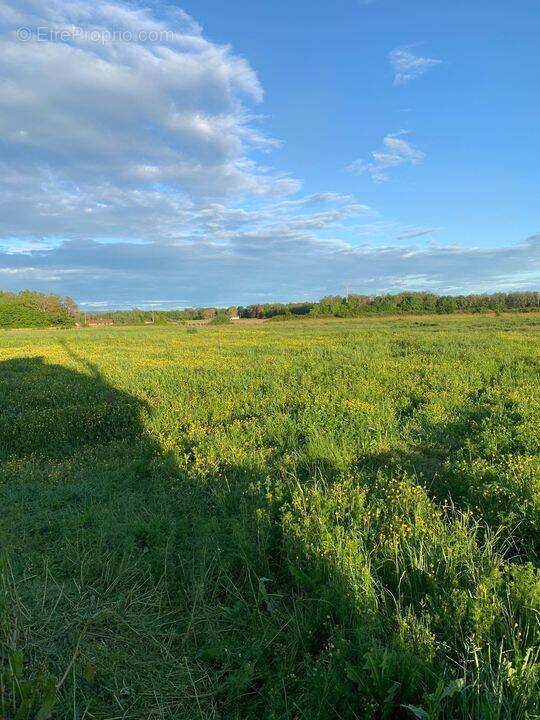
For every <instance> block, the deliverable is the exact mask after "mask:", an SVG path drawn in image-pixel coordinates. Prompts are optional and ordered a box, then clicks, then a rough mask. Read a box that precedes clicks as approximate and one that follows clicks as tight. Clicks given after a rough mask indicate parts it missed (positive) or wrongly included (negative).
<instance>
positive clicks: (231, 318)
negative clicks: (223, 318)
mask: <svg viewBox="0 0 540 720" xmlns="http://www.w3.org/2000/svg"><path fill="white" fill-rule="evenodd" d="M229 320H240V318H239V317H238V315H231V317H230V318H229Z"/></svg>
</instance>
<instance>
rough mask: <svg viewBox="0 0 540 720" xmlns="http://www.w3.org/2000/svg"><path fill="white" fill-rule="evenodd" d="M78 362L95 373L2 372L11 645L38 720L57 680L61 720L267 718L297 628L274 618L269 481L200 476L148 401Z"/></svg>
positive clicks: (6, 608) (27, 363)
mask: <svg viewBox="0 0 540 720" xmlns="http://www.w3.org/2000/svg"><path fill="white" fill-rule="evenodd" d="M64 349H65V350H66V352H67V353H68V354H69V355H70V357H71V359H72V360H74V361H75V362H77V364H79V365H80V367H81V371H79V370H75V369H68V368H66V367H64V366H61V365H58V364H48V363H46V362H45V361H44V360H43V358H39V357H22V358H17V359H13V360H8V361H5V362H2V363H0V508H1V509H2V511H1V513H0V546H1V555H2V558H3V562H2V563H1V564H0V645H1V646H2V647H3V648H9V649H10V650H11V651H12V652H14V651H16V652H17V653H19V652H20V653H22V658H23V663H24V669H22V670H21V673H22V676H21V678H19V679H18V681H19V680H24V681H25V682H27V683H28V686H29V687H30V688H31V689H32V692H35V695H36V701H35V702H36V703H37V705H36V708H35V709H34V712H35V711H36V710H37V707H38V705H39V702H40V701H41V700H40V698H42V696H43V695H46V692H47V691H46V688H47V687H49V684H48V683H49V679H50V678H49V675H51V676H52V677H53V679H54V683H55V684H56V685H57V686H58V691H57V696H58V697H57V700H56V703H55V706H54V715H53V716H54V717H55V718H73V717H74V713H75V716H77V717H86V716H88V717H95V718H103V719H105V718H113V717H115V718H116V717H133V718H135V717H136V718H179V717H186V718H187V717H193V708H194V705H195V706H196V707H197V711H196V714H197V715H198V716H201V717H218V716H219V714H221V713H224V714H226V712H227V711H226V708H228V707H229V706H230V705H231V704H232V705H236V706H237V705H238V704H240V705H242V706H243V707H244V708H245V709H246V712H247V708H249V709H250V712H253V713H254V714H255V715H257V714H258V711H257V710H256V709H255V708H257V707H259V705H264V701H263V699H262V691H261V682H262V681H261V679H260V674H259V670H258V669H257V668H258V667H260V666H264V665H265V664H268V663H269V662H273V661H274V650H273V643H275V642H277V641H280V642H281V644H282V647H283V648H285V647H286V643H287V642H288V640H287V633H288V630H287V628H288V625H289V624H290V617H289V616H285V615H283V614H279V613H273V612H272V613H271V612H270V611H269V608H270V606H271V604H272V601H271V595H272V588H271V587H269V588H268V590H267V589H266V585H265V583H269V580H267V579H269V578H274V581H275V579H276V578H277V577H278V576H279V573H280V572H281V569H280V562H281V561H280V553H279V543H280V537H279V529H276V528H277V524H276V523H275V522H274V518H273V517H272V511H271V510H269V507H270V505H271V503H269V502H268V500H267V499H266V498H265V487H264V474H263V472H262V469H261V468H260V467H250V466H243V467H233V466H231V467H227V468H223V470H224V472H223V475H224V476H226V479H225V477H221V476H218V475H217V473H216V477H200V478H198V477H195V476H194V474H193V473H189V472H187V471H186V469H185V468H184V469H182V468H181V467H180V466H179V465H178V463H177V462H176V459H175V457H174V455H173V454H172V453H171V452H164V451H163V450H162V448H161V447H160V445H159V443H157V442H156V441H155V440H154V439H153V438H152V437H151V435H150V434H149V433H148V431H147V428H146V424H145V419H146V417H145V415H146V413H147V408H146V406H145V404H144V403H143V402H141V401H140V400H139V399H138V398H135V397H133V396H131V395H130V394H128V393H125V392H122V391H120V390H118V389H116V388H114V387H113V386H111V385H110V383H108V382H107V381H106V379H105V378H104V377H103V376H102V375H101V374H100V373H99V371H98V370H97V369H96V368H95V367H94V366H93V365H92V364H91V363H88V362H87V361H84V360H82V359H81V358H79V357H78V356H77V355H76V354H75V353H73V352H72V351H71V350H70V348H69V347H65V348H64ZM259 509H263V511H264V515H263V519H262V520H261V518H259V517H258V515H257V513H258V510H259ZM224 637H226V638H229V641H227V642H224V641H223V638H224ZM288 651H289V648H288V649H287V652H288ZM283 662H284V661H283ZM0 664H1V665H3V667H2V668H1V669H0V674H1V673H2V672H3V671H6V670H9V667H10V664H9V660H8V655H7V654H6V653H4V652H0ZM11 669H13V668H11ZM13 688H14V686H13V687H11V689H10V686H9V684H6V685H4V684H3V683H2V684H1V685H0V691H1V692H2V695H3V697H2V698H0V715H4V714H5V716H6V717H7V718H10V717H12V716H13V717H14V716H15V714H16V708H17V707H18V706H19V704H21V703H22V701H23V698H22V696H21V695H20V693H19V694H18V693H17V691H16V690H14V689H13ZM2 703H3V704H2ZM10 713H11V714H10Z"/></svg>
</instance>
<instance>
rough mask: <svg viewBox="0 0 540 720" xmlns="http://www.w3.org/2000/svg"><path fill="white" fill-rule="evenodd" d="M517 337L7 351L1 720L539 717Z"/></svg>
mask: <svg viewBox="0 0 540 720" xmlns="http://www.w3.org/2000/svg"><path fill="white" fill-rule="evenodd" d="M539 328H540V319H539V315H538V314H534V313H530V314H528V315H519V314H513V315H505V316H503V317H499V318H496V317H493V316H491V317H484V316H474V317H462V316H460V317H444V318H441V317H438V316H426V317H425V318H422V319H418V318H401V319H395V318H394V319H388V318H384V317H383V318H373V319H363V320H349V321H348V322H346V323H343V322H336V321H333V320H314V321H310V322H291V323H283V324H280V323H265V324H261V325H254V326H250V327H246V326H238V325H236V326H235V325H234V324H226V325H223V326H215V327H214V326H211V325H209V326H206V327H203V328H201V329H199V331H198V332H193V329H192V328H187V329H185V328H182V327H172V326H169V327H147V328H112V329H103V330H102V331H101V332H99V333H81V332H71V331H67V332H65V333H63V334H62V336H61V337H58V335H57V334H54V333H43V332H35V331H31V330H27V331H20V332H17V333H10V334H6V335H5V336H4V337H3V338H2V345H1V346H0V459H1V461H2V466H1V471H0V473H1V474H0V504H1V507H2V508H3V510H4V512H2V513H1V514H0V540H1V545H2V552H3V562H2V566H1V571H0V574H1V583H0V613H1V615H0V617H1V625H0V633H1V637H0V645H1V648H2V651H1V653H0V656H1V663H2V670H1V672H0V677H1V678H2V680H1V683H2V684H1V686H0V690H1V696H2V699H1V704H0V715H1V716H3V717H5V718H6V719H9V720H12V718H14V717H16V714H17V712H19V713H20V714H19V716H18V717H29V718H34V717H38V718H40V719H41V720H44V718H47V717H54V718H59V719H63V718H64V719H67V718H69V719H70V720H72V719H73V718H83V717H84V718H100V719H102V720H105V719H108V720H112V718H120V717H121V718H138V719H142V718H144V719H145V720H146V719H147V718H160V719H161V718H163V719H165V718H167V719H172V718H174V719H175V720H176V719H177V718H186V720H187V719H188V718H189V719H190V720H191V718H194V717H198V718H205V719H206V718H216V719H218V718H223V719H229V718H238V719H240V718H242V719H244V718H253V719H255V718H257V720H258V719H259V718H269V719H270V718H275V719H277V718H291V719H292V718H298V720H314V719H315V718H317V719H320V720H326V718H328V719H330V718H332V719H333V718H338V717H339V718H343V719H344V720H349V719H351V720H353V719H357V718H362V719H364V718H366V719H368V720H369V719H370V718H371V719H372V720H383V719H387V720H390V719H394V718H397V719H400V718H403V719H404V720H405V719H406V718H430V719H437V720H456V719H459V720H461V719H462V720H465V719H467V720H495V719H496V720H533V719H535V718H538V717H539V713H540V687H539V684H540V678H539V670H540V663H539V639H540V632H539V630H540V628H539V610H540V576H539V571H538V558H539V550H540V544H539V540H538V527H539V520H540V447H539V445H540V442H539V433H538V427H539V426H540V414H539V413H540V373H539V371H540V353H539V341H538V329H539ZM21 707H22V708H23V709H22V710H21ZM40 713H41V714H40ZM51 713H52V715H51Z"/></svg>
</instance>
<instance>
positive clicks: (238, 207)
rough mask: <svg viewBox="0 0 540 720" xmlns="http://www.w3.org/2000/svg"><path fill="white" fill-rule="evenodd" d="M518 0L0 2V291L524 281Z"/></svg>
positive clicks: (511, 284)
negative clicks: (445, 0)
mask: <svg viewBox="0 0 540 720" xmlns="http://www.w3.org/2000/svg"><path fill="white" fill-rule="evenodd" d="M539 28H540V4H539V3H538V2H537V1H536V0H523V1H522V2H520V3H509V2H508V1H507V0H489V1H487V0H475V2H474V3H471V2H470V0H469V1H467V2H465V0H456V1H455V2H452V3H434V2H432V1H431V2H430V1H428V0H409V2H404V1H403V0H334V2H332V3H324V2H320V1H319V2H313V0H311V2H307V0H288V2H285V1H284V0H273V1H272V2H253V0H229V1H228V2H224V1H223V0H183V1H181V2H168V3H163V2H160V1H159V0H154V1H152V0H147V1H143V2H134V1H131V2H119V1H118V0H105V1H100V0H48V2H47V3H43V1H42V0H0V290H9V291H19V290H21V289H25V288H30V289H34V290H38V291H42V292H53V293H58V294H61V295H70V296H72V297H73V298H74V299H75V300H76V301H77V302H79V304H80V305H81V307H82V308H83V309H101V308H102V309H108V308H127V307H134V306H138V307H155V308H159V307H163V308H172V307H185V306H200V305H221V306H230V305H237V304H241V305H246V304H249V303H261V302H277V301H301V300H316V299H319V298H320V297H322V296H324V295H328V294H336V293H337V294H344V293H345V292H351V293H352V292H356V293H363V294H369V295H372V294H378V293H386V292H399V291H402V290H430V291H433V292H437V293H451V294H458V293H468V292H496V291H510V290H523V289H532V290H539V289H540V212H539V210H540V202H539V199H540V171H539V164H538V159H539V157H540V123H539V115H540V93H539V91H538V77H539V75H540V72H539V71H540V61H539V49H538V32H539Z"/></svg>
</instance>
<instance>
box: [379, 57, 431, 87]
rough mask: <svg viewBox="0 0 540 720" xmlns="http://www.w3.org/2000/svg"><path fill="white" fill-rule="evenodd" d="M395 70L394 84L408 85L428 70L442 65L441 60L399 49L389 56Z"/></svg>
mask: <svg viewBox="0 0 540 720" xmlns="http://www.w3.org/2000/svg"><path fill="white" fill-rule="evenodd" d="M388 59H389V60H390V64H391V65H392V67H393V69H394V84H395V85H406V84H407V83H408V82H410V81H411V80H414V79H415V78H418V77H420V76H421V75H423V74H424V73H426V72H427V71H428V70H430V69H431V68H433V67H436V66H437V65H440V64H441V62H442V61H441V60H435V59H434V58H425V57H419V56H418V55H414V53H412V52H411V51H410V50H409V49H408V48H397V49H396V50H392V52H391V53H390V54H389V55H388Z"/></svg>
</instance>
